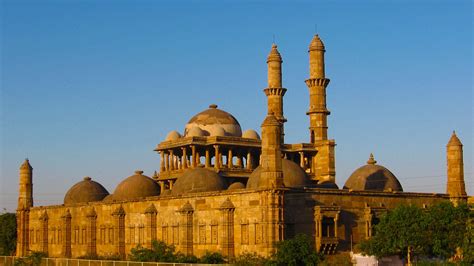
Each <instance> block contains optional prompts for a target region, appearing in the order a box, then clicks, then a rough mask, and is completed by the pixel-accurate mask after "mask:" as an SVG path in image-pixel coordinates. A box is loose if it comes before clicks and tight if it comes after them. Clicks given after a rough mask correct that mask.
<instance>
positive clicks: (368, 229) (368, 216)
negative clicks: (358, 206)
mask: <svg viewBox="0 0 474 266" xmlns="http://www.w3.org/2000/svg"><path fill="white" fill-rule="evenodd" d="M364 217H365V239H370V238H371V237H372V211H371V210H370V208H366V209H365V210H364Z"/></svg>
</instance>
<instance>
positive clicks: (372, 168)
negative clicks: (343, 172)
mask: <svg viewBox="0 0 474 266" xmlns="http://www.w3.org/2000/svg"><path fill="white" fill-rule="evenodd" d="M376 163H377V161H375V160H374V157H373V155H372V154H370V158H369V160H368V161H367V165H364V166H362V167H360V168H358V169H357V170H355V171H354V172H353V173H352V175H351V176H350V177H349V179H347V181H346V183H345V184H344V188H345V189H352V190H375V191H403V188H402V185H401V184H400V182H399V181H398V179H397V178H396V177H395V175H394V174H393V173H392V172H390V170H388V169H387V168H385V167H383V166H381V165H376Z"/></svg>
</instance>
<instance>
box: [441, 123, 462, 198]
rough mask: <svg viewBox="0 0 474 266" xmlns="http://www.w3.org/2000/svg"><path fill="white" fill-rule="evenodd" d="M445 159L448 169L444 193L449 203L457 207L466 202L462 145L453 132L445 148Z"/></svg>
mask: <svg viewBox="0 0 474 266" xmlns="http://www.w3.org/2000/svg"><path fill="white" fill-rule="evenodd" d="M446 158H447V168H448V172H447V174H448V183H447V186H446V193H447V194H449V197H450V199H451V201H452V202H453V203H454V204H455V205H457V204H458V203H460V202H466V200H467V194H466V187H465V184H464V162H463V150H462V143H461V141H460V140H459V138H458V136H456V132H454V131H453V134H452V135H451V138H450V139H449V142H448V145H447V146H446Z"/></svg>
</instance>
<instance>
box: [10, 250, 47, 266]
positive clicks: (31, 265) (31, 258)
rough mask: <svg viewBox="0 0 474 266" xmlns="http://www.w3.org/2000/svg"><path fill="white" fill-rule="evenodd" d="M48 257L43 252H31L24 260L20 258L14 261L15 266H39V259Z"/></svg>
mask: <svg viewBox="0 0 474 266" xmlns="http://www.w3.org/2000/svg"><path fill="white" fill-rule="evenodd" d="M46 257H48V255H47V254H46V253H44V252H39V251H33V252H31V253H30V255H28V256H26V257H25V258H20V259H17V260H15V263H14V265H15V266H26V265H28V266H39V265H40V264H41V259H43V258H46Z"/></svg>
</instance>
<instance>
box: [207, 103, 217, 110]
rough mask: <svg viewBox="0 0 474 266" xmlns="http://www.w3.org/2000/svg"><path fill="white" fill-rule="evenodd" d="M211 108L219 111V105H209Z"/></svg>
mask: <svg viewBox="0 0 474 266" xmlns="http://www.w3.org/2000/svg"><path fill="white" fill-rule="evenodd" d="M209 108H211V109H217V104H210V105H209Z"/></svg>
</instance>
